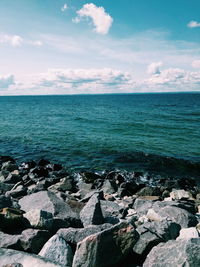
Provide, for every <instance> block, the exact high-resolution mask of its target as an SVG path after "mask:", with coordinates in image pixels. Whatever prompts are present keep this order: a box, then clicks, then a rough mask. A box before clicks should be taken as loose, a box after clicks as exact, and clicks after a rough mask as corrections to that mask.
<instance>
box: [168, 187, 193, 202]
mask: <svg viewBox="0 0 200 267" xmlns="http://www.w3.org/2000/svg"><path fill="white" fill-rule="evenodd" d="M170 197H171V198H172V199H176V200H179V199H193V197H192V194H191V193H190V192H188V191H185V190H183V189H182V190H173V191H172V192H171V193H170Z"/></svg>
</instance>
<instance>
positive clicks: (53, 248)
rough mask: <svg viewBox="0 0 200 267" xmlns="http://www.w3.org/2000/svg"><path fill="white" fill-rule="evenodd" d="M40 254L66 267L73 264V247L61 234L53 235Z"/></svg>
mask: <svg viewBox="0 0 200 267" xmlns="http://www.w3.org/2000/svg"><path fill="white" fill-rule="evenodd" d="M39 255H40V256H42V257H44V258H46V259H49V260H51V261H53V262H56V263H58V264H63V265H64V266H66V267H71V266H72V260H73V253H72V250H71V247H70V246H69V245H68V244H67V242H66V241H65V240H64V239H63V238H62V237H60V236H58V235H54V236H52V237H51V238H50V239H49V240H48V241H47V243H46V244H45V245H44V247H43V248H42V250H41V251H40V253H39Z"/></svg>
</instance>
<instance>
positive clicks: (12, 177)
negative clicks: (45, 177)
mask: <svg viewBox="0 0 200 267" xmlns="http://www.w3.org/2000/svg"><path fill="white" fill-rule="evenodd" d="M19 181H21V177H20V175H19V174H13V173H10V174H9V175H8V176H7V177H6V179H5V180H4V183H7V184H16V183H18V182H19Z"/></svg>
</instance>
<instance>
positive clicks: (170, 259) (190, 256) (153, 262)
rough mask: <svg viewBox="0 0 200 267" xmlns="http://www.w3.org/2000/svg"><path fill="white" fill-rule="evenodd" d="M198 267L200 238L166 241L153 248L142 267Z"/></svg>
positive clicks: (199, 261)
mask: <svg viewBox="0 0 200 267" xmlns="http://www.w3.org/2000/svg"><path fill="white" fill-rule="evenodd" d="M152 266H156V267H163V266H167V267H174V266H188V267H189V266H190V267H199V266H200V238H198V239H197V238H195V239H190V240H187V239H184V240H179V241H174V240H173V241H168V242H167V243H161V244H159V245H158V246H156V247H154V248H153V249H152V250H151V252H150V253H149V255H148V256H147V259H146V260H145V262H144V264H143V267H152Z"/></svg>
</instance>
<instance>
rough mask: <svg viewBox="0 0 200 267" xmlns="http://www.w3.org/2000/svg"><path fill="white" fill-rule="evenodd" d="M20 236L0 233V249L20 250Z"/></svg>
mask: <svg viewBox="0 0 200 267" xmlns="http://www.w3.org/2000/svg"><path fill="white" fill-rule="evenodd" d="M20 237H21V236H20V235H9V234H6V233H3V232H0V248H12V249H17V250H21V249H22V247H21V243H20Z"/></svg>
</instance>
